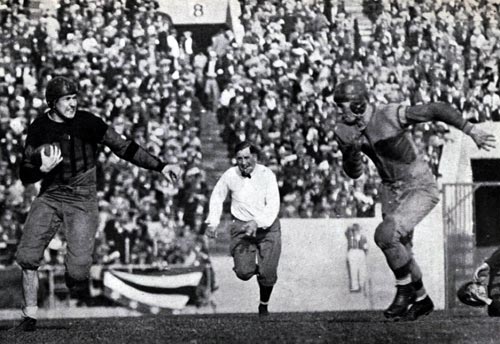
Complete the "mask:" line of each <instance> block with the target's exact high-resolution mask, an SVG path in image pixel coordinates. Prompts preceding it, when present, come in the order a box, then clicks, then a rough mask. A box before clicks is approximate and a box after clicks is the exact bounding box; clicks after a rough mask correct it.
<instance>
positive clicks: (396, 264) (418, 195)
mask: <svg viewBox="0 0 500 344" xmlns="http://www.w3.org/2000/svg"><path fill="white" fill-rule="evenodd" d="M438 201H439V198H438V191H437V188H436V187H435V186H434V185H432V184H431V185H422V186H420V187H415V188H408V189H405V190H403V191H402V192H401V194H400V195H398V199H396V200H394V202H395V203H397V207H396V208H395V209H394V211H393V212H392V213H390V214H387V215H386V216H385V217H384V220H383V221H382V223H381V224H380V225H379V226H378V227H377V229H376V231H375V242H376V243H377V245H378V246H379V247H380V248H381V249H382V251H383V253H384V255H385V257H386V260H387V263H388V265H389V267H390V268H391V270H392V271H393V273H394V275H395V278H396V287H397V293H396V297H395V298H394V301H393V302H392V304H391V305H390V306H389V308H388V309H386V311H385V312H384V314H385V316H386V317H388V318H399V317H401V316H403V315H405V314H406V312H407V310H408V308H409V306H410V305H411V304H413V303H414V302H415V297H416V295H415V286H416V287H417V288H419V289H421V288H423V285H422V286H420V285H419V284H420V283H421V277H420V279H419V280H418V281H412V275H415V276H414V278H418V274H420V276H421V273H420V269H419V268H418V265H416V263H415V262H414V259H413V254H412V252H411V250H410V251H409V250H408V247H406V246H405V242H404V239H405V238H407V237H408V236H409V235H410V234H411V233H412V231H413V229H414V228H415V226H416V225H417V224H418V223H419V222H420V221H421V220H422V219H423V218H424V217H425V216H426V215H427V214H428V213H429V212H430V211H431V210H432V209H433V208H434V207H435V206H436V204H437V203H438ZM415 283H417V285H416V284H415Z"/></svg>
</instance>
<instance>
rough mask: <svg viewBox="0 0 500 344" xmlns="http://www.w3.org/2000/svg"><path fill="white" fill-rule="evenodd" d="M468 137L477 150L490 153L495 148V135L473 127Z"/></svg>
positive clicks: (475, 126)
mask: <svg viewBox="0 0 500 344" xmlns="http://www.w3.org/2000/svg"><path fill="white" fill-rule="evenodd" d="M469 136H470V137H471V138H472V139H473V140H474V142H475V143H476V146H477V148H479V149H484V150H485V151H490V150H491V149H493V148H495V147H496V139H495V135H493V134H490V133H487V132H485V131H483V130H481V129H479V128H478V127H477V125H474V126H473V127H472V130H471V131H470V133H469Z"/></svg>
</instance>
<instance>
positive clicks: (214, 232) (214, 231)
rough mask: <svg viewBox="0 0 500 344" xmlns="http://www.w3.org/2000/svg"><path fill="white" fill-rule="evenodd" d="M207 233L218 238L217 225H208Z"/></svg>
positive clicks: (213, 237)
mask: <svg viewBox="0 0 500 344" xmlns="http://www.w3.org/2000/svg"><path fill="white" fill-rule="evenodd" d="M205 235H206V236H207V237H209V238H212V239H216V238H217V227H213V226H207V228H206V229H205Z"/></svg>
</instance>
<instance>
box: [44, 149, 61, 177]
mask: <svg viewBox="0 0 500 344" xmlns="http://www.w3.org/2000/svg"><path fill="white" fill-rule="evenodd" d="M40 155H41V158H42V165H41V166H40V171H42V172H43V173H47V172H50V171H52V169H54V168H55V167H56V166H57V165H58V164H59V163H60V162H61V161H62V160H63V158H62V156H61V149H59V147H57V146H56V145H50V146H49V152H48V154H45V152H44V151H42V152H41V153H40Z"/></svg>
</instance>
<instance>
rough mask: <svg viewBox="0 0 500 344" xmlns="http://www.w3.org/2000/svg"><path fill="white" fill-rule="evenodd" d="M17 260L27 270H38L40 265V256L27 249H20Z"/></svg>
mask: <svg viewBox="0 0 500 344" xmlns="http://www.w3.org/2000/svg"><path fill="white" fill-rule="evenodd" d="M16 262H17V263H18V264H19V266H20V267H21V268H23V269H26V270H36V269H38V267H39V266H40V258H38V257H36V256H35V255H33V254H29V253H28V252H26V251H18V252H17V253H16Z"/></svg>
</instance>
